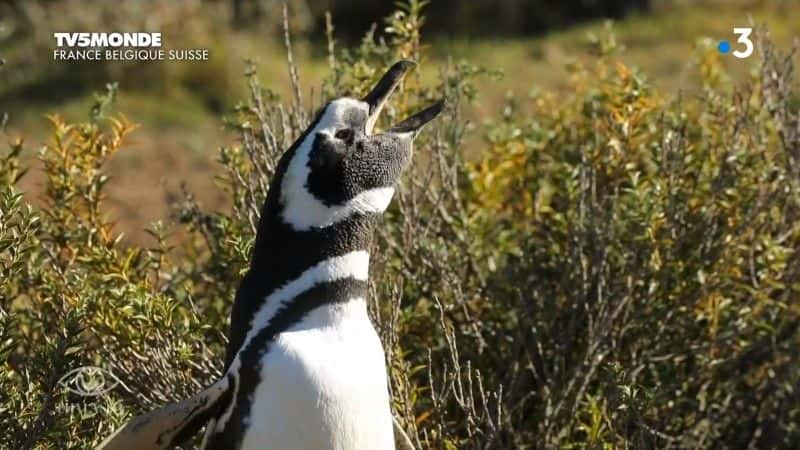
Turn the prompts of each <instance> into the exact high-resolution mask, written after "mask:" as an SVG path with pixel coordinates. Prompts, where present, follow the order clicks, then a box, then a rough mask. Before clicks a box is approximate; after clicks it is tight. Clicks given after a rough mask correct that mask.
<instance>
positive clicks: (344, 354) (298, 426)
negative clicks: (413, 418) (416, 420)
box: [100, 61, 443, 450]
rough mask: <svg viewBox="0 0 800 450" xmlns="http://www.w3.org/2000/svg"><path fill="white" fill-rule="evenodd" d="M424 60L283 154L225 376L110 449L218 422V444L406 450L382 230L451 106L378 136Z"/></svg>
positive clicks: (216, 448)
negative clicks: (382, 294)
mask: <svg viewBox="0 0 800 450" xmlns="http://www.w3.org/2000/svg"><path fill="white" fill-rule="evenodd" d="M413 66H414V63H412V62H409V61H400V62H398V63H396V64H394V65H393V66H392V67H391V68H390V69H389V71H388V72H386V74H385V75H384V76H383V77H382V78H381V79H380V81H379V82H378V84H377V85H376V86H375V87H374V88H373V90H372V91H371V92H370V93H369V94H367V96H366V97H365V98H363V99H361V100H358V99H354V98H348V97H343V98H338V99H335V100H333V101H331V102H329V103H328V104H327V105H326V106H325V107H324V108H322V109H321V111H320V112H319V114H318V115H317V117H316V119H315V120H314V121H313V123H311V125H310V126H309V127H308V129H307V130H306V131H305V132H304V133H303V134H302V136H300V138H299V139H297V141H296V142H295V143H294V144H293V145H292V146H291V148H289V150H288V151H286V153H285V154H284V155H283V156H282V158H281V159H280V161H279V163H278V165H277V168H276V171H275V175H274V177H273V179H272V181H271V184H270V189H269V193H268V195H267V199H266V201H265V203H264V206H263V208H262V210H261V218H260V221H259V226H258V232H257V235H256V240H255V245H254V249H253V254H252V259H251V264H250V268H249V271H248V272H247V274H246V275H245V277H244V279H243V280H242V283H241V285H240V286H239V290H238V291H237V294H236V300H235V303H234V305H233V310H232V312H231V324H230V342H229V346H228V352H227V357H226V362H225V373H224V375H223V377H222V378H221V379H220V380H219V381H218V382H217V383H215V384H214V385H212V386H210V387H209V388H207V389H206V390H205V391H203V392H201V393H200V394H198V395H196V396H195V397H192V398H191V399H187V400H184V401H183V402H180V403H178V404H173V405H168V406H167V407H164V408H162V409H161V410H159V411H155V412H152V413H150V414H148V415H145V416H141V417H139V418H137V419H135V420H133V421H131V422H130V423H128V425H126V426H125V427H123V428H121V429H120V430H119V431H118V432H117V433H115V435H113V436H111V437H110V438H108V439H107V440H106V441H105V442H104V443H103V444H101V446H100V448H103V449H128V448H132V449H133V448H139V449H143V448H168V447H169V446H170V445H172V444H175V443H179V442H181V441H183V440H184V439H186V438H187V437H189V436H191V434H193V433H194V432H196V431H197V430H198V429H199V428H200V427H202V426H203V425H204V424H206V433H205V436H204V439H203V448H204V449H206V450H233V449H239V450H265V449H276V450H386V449H394V448H395V437H394V433H393V423H392V414H391V410H390V404H389V403H390V400H389V393H388V380H387V375H386V367H385V361H384V352H383V348H382V346H381V342H380V339H379V338H378V335H377V333H376V332H375V329H374V328H373V326H372V323H371V322H370V320H369V317H368V315H367V302H366V297H367V281H368V277H369V259H370V255H369V248H370V241H371V240H372V235H373V228H374V227H375V225H376V222H377V220H378V219H379V216H380V215H381V213H383V212H384V211H385V210H386V208H387V207H388V206H389V202H390V201H391V199H392V196H393V194H394V190H395V184H396V183H397V180H398V177H399V176H400V173H401V172H402V170H403V168H404V167H405V166H406V165H407V164H408V162H409V160H410V158H411V153H412V141H413V140H414V138H415V137H416V135H417V133H418V132H419V130H420V129H421V127H422V126H423V125H425V124H426V123H427V122H429V121H430V120H432V119H433V118H434V117H436V116H437V115H438V114H439V113H440V112H441V110H442V108H443V102H442V101H440V102H438V103H436V104H434V105H432V106H430V107H428V108H426V109H425V110H423V111H420V112H418V113H416V114H414V115H412V116H411V117H409V118H407V119H405V120H403V121H402V122H400V123H399V124H397V125H395V126H393V127H392V128H390V129H388V130H387V131H385V132H382V133H373V129H374V127H375V123H376V121H377V119H378V115H379V114H380V112H381V109H382V108H383V107H384V105H385V104H386V101H387V99H388V98H389V95H390V94H391V93H392V91H394V89H395V88H396V87H397V86H398V84H399V83H400V82H401V80H402V78H403V76H404V75H405V74H406V72H407V71H408V70H409V69H411V68H412V67H413Z"/></svg>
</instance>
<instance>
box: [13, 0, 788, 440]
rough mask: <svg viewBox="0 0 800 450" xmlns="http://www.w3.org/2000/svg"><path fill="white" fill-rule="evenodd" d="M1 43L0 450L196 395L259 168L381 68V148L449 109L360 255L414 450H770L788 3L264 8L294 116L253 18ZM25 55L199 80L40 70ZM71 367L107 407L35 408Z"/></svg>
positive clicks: (87, 12)
mask: <svg viewBox="0 0 800 450" xmlns="http://www.w3.org/2000/svg"><path fill="white" fill-rule="evenodd" d="M327 10H330V11H332V17H331V20H330V21H328V20H327V19H326V16H325V12H326V11H327ZM0 14H2V16H0V17H1V18H2V20H0V38H2V47H0V57H2V58H3V61H4V65H3V66H0V77H2V78H0V79H1V80H2V84H0V113H2V112H4V111H5V112H7V113H8V116H7V117H8V118H7V119H5V118H4V119H3V124H4V128H3V133H4V137H5V139H6V140H7V142H8V144H9V146H8V150H5V151H4V152H2V153H0V279H2V280H3V283H2V284H0V357H2V362H3V364H2V366H0V430H6V432H5V433H4V434H2V435H0V448H3V449H5V448H9V449H23V448H24V449H28V448H37V449H39V448H41V449H45V448H88V447H90V446H91V445H93V444H96V443H97V442H99V440H100V439H102V437H103V436H105V435H106V434H107V433H108V432H110V431H111V430H112V429H114V428H115V427H116V426H118V425H119V424H121V423H122V422H123V421H124V420H125V419H126V418H128V417H130V416H131V415H133V414H136V413H139V412H143V411H147V410H148V409H150V408H153V407H154V406H156V405H159V404H163V403H164V402H166V401H169V400H174V399H179V398H182V397H184V396H187V395H189V394H191V393H194V392H196V391H197V390H199V389H200V388H201V387H202V386H205V385H207V384H208V383H209V382H211V380H213V379H214V378H215V377H216V376H218V371H219V367H220V366H221V359H222V351H223V349H224V343H225V339H224V336H223V333H224V331H225V329H226V323H227V316H228V308H229V307H230V302H231V299H232V296H233V291H234V289H235V287H236V284H237V281H236V280H238V278H239V277H240V276H241V274H242V271H243V270H244V268H245V267H246V263H247V258H248V255H249V251H250V248H251V245H252V239H253V232H254V224H255V221H256V220H257V214H258V210H259V207H260V202H261V201H262V200H263V198H264V195H265V191H266V186H267V181H268V179H269V177H270V175H271V171H272V169H273V168H274V163H275V160H276V158H277V156H278V155H279V154H280V152H281V151H282V150H283V149H285V148H286V147H287V146H288V145H289V144H290V143H291V141H292V140H293V138H294V137H295V136H297V134H298V133H299V131H300V130H302V129H303V128H304V126H305V124H306V123H307V121H308V119H309V117H310V116H311V114H312V113H313V110H314V108H315V107H316V106H318V105H319V104H320V102H321V101H322V99H324V98H327V97H330V96H332V95H337V94H341V93H344V92H351V93H354V94H360V93H363V92H364V90H365V89H366V88H367V87H368V86H370V85H371V83H372V82H374V80H375V78H376V77H377V76H379V75H380V74H381V73H382V70H383V69H384V68H385V67H387V66H388V65H389V64H391V63H392V62H393V61H395V60H397V59H399V58H413V59H417V60H419V61H421V65H420V67H419V69H418V70H417V72H416V74H415V75H414V76H412V77H411V78H409V79H408V80H407V82H406V83H405V84H404V87H403V90H402V92H401V93H400V95H398V96H396V98H395V99H394V100H393V103H392V105H391V108H389V110H388V111H387V117H386V118H385V119H386V122H387V123H388V122H391V120H392V119H393V118H396V117H398V116H402V115H404V114H405V113H406V112H408V111H413V110H416V109H417V108H418V107H419V106H420V105H424V104H428V103H429V102H430V101H431V100H432V99H434V98H438V97H440V96H441V95H442V94H444V95H445V96H446V97H447V98H448V107H447V110H446V111H445V113H444V116H443V120H437V121H436V122H435V123H432V124H431V126H430V127H429V128H428V129H426V131H425V132H424V133H423V134H422V136H421V137H420V140H419V145H418V146H417V158H416V159H415V162H414V164H413V166H412V167H411V168H410V170H409V173H408V174H407V175H406V177H405V178H404V181H403V185H402V188H401V189H400V190H399V191H398V194H397V197H396V199H395V202H394V203H393V206H392V208H391V209H390V210H389V211H388V212H387V217H386V220H385V223H384V226H382V227H381V228H380V233H379V236H378V239H377V242H376V245H377V249H378V250H376V251H375V252H373V254H374V255H375V261H374V267H373V279H372V281H371V290H372V292H373V295H372V299H371V304H370V312H371V314H372V316H373V318H374V321H375V323H376V326H377V328H378V330H379V333H380V334H381V337H382V339H383V342H384V346H385V348H386V350H387V359H388V361H387V362H388V365H389V368H390V375H391V390H392V396H393V399H394V402H395V403H394V405H393V407H394V411H395V414H396V415H397V416H398V418H399V420H400V422H401V423H402V425H403V427H404V428H405V429H406V430H407V431H408V433H409V435H410V436H411V437H412V439H413V440H414V441H415V443H416V444H417V445H418V446H419V447H420V448H436V449H453V448H465V449H510V448H521V449H529V448H542V449H544V448H566V449H609V448H635V449H640V448H642V449H646V448H698V449H700V448H715V449H716V448H720V449H722V448H725V449H727V448H730V449H760V448H779V449H795V448H798V447H800V426H798V424H800V391H798V389H797V386H799V385H800V365H798V356H800V355H798V351H800V350H799V349H800V94H799V93H798V82H797V80H796V79H795V77H794V63H795V62H796V55H795V53H794V52H792V51H790V49H791V48H792V38H793V37H794V36H795V35H796V34H797V31H798V30H797V28H796V27H797V25H796V24H797V23H800V21H798V19H799V18H800V5H797V4H796V3H795V2H789V1H778V0H776V1H741V2H738V1H737V2H722V1H719V2H713V1H700V2H678V1H675V2H671V1H656V0H653V1H650V2H635V1H631V2H600V1H596V2H592V1H588V0H586V1H575V2H545V1H543V2H514V1H503V2H492V3H490V2H482V1H476V2H469V6H468V7H467V6H465V4H464V3H462V4H459V5H458V6H454V5H453V2H447V1H441V2H439V1H434V2H432V3H431V4H428V5H425V4H423V3H420V2H418V1H408V2H402V3H400V4H397V5H383V4H381V5H380V6H378V5H373V4H372V3H369V4H368V3H367V2H330V3H322V2H320V3H319V4H316V3H314V2H311V1H308V2H293V3H292V4H291V5H290V7H289V23H290V26H291V28H292V30H293V43H294V45H293V46H292V49H293V56H294V61H295V62H297V64H298V67H297V69H298V71H299V75H300V81H301V85H302V88H301V89H300V90H299V92H300V95H299V96H298V95H297V93H296V92H294V91H293V90H292V83H291V82H290V77H289V71H288V70H287V63H286V49H285V48H284V47H283V45H282V41H283V33H282V29H281V17H282V11H281V5H280V4H279V3H277V2H248V1H240V2H203V1H186V2H175V3H167V2H147V1H142V2H133V1H131V2H120V3H115V4H113V5H112V4H110V3H103V4H102V5H101V4H100V3H94V2H91V3H90V2H88V1H82V0H64V1H42V2H36V1H33V2H28V1H26V2H21V1H4V2H2V3H0ZM609 17H611V18H615V21H614V22H613V23H612V22H608V21H606V20H605V19H606V18H609ZM329 23H332V24H333V26H334V28H333V29H331V27H330V26H329V25H328V24H329ZM371 23H375V25H374V27H373V26H372V25H370V24H371ZM749 23H753V24H754V25H764V28H760V29H759V31H758V33H757V35H758V37H757V48H758V51H757V53H756V54H754V55H753V57H751V58H750V59H748V60H745V61H742V60H737V59H735V58H732V57H728V56H722V55H720V54H719V52H718V51H717V50H716V43H717V42H718V40H720V39H731V40H732V35H731V28H732V27H733V26H739V25H746V24H749ZM54 30H58V31H69V30H80V31H87V30H97V31H99V30H103V31H109V30H136V31H139V30H146V31H161V32H162V33H163V34H164V42H165V44H166V46H167V47H176V48H177V47H206V48H209V49H210V50H211V55H212V60H211V61H209V62H205V63H196V62H189V63H160V64H152V63H146V64H106V63H100V64H98V63H91V64H90V63H75V64H66V63H52V62H50V61H49V58H50V51H51V50H52V46H53V42H52V35H51V33H52V31H54ZM331 38H333V39H331ZM245 59H253V60H255V62H256V64H255V66H254V65H251V64H250V63H247V62H245ZM243 74H245V76H243ZM110 82H117V83H118V86H119V88H117V87H116V86H117V85H113V84H112V85H108V86H107V83H110ZM87 112H89V114H88V115H87ZM45 114H54V115H50V116H48V117H47V118H45V117H44V115H45ZM133 123H137V124H139V125H138V127H137V126H134V125H133ZM22 138H24V140H23V139H22ZM37 149H39V152H38V153H37V152H35V151H33V150H37ZM184 183H185V189H182V188H181V185H182V184H184ZM120 232H124V233H125V234H126V236H127V237H123V236H121V235H120ZM86 365H99V366H102V367H105V368H107V369H108V370H110V371H111V373H113V374H114V375H116V376H117V377H119V379H120V380H121V381H122V382H123V383H124V386H119V387H117V388H115V389H114V390H113V391H112V392H111V393H110V394H108V395H105V396H102V397H100V398H81V397H76V396H75V395H73V394H70V393H69V392H67V391H65V390H64V389H63V388H62V387H61V386H60V384H59V382H58V381H59V380H60V379H61V378H62V377H63V376H64V375H65V374H68V373H69V372H70V370H72V369H74V368H76V367H81V366H86Z"/></svg>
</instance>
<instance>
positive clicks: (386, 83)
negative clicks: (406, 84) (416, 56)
mask: <svg viewBox="0 0 800 450" xmlns="http://www.w3.org/2000/svg"><path fill="white" fill-rule="evenodd" d="M416 65H417V63H415V62H413V61H407V60H403V61H398V62H396V63H394V64H393V65H392V67H390V68H389V70H388V71H386V73H385V74H383V76H382V77H381V79H380V80H379V81H378V84H376V85H375V87H374V88H372V90H371V91H370V92H369V94H367V96H366V97H364V102H366V103H367V104H368V105H369V116H368V117H367V124H366V132H367V134H372V129H373V128H375V123H376V122H377V121H378V116H379V115H380V114H381V110H382V109H383V107H384V106H385V105H386V102H387V101H388V100H389V96H390V95H392V92H394V89H395V88H396V87H397V85H399V84H400V82H401V81H403V77H404V76H405V74H406V73H408V71H409V70H411V68H413V67H414V66H416Z"/></svg>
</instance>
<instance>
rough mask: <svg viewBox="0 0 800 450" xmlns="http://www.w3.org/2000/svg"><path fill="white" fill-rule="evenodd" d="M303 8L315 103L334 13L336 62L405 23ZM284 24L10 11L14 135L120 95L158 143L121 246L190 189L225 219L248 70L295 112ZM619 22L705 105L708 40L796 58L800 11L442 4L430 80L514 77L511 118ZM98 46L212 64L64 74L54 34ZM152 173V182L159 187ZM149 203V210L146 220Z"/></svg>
mask: <svg viewBox="0 0 800 450" xmlns="http://www.w3.org/2000/svg"><path fill="white" fill-rule="evenodd" d="M291 6H292V7H291V8H290V21H291V26H292V30H293V35H294V42H295V55H296V58H295V59H296V62H297V64H298V66H299V73H300V76H301V79H302V81H303V82H304V83H306V85H307V86H309V87H311V88H313V87H315V86H319V83H320V82H321V80H322V78H323V77H324V76H325V74H326V73H327V72H326V71H327V57H326V52H327V44H326V39H325V32H326V27H325V23H326V21H325V13H326V11H330V12H331V13H332V19H333V23H334V24H335V30H334V37H335V38H336V40H337V48H341V49H346V48H348V47H352V46H353V44H355V43H357V42H358V41H359V40H360V39H361V38H362V37H363V36H364V35H365V33H367V32H368V31H369V30H370V29H372V27H375V26H376V25H377V27H375V34H376V35H377V36H382V35H385V32H384V31H383V26H382V24H383V22H382V21H383V18H384V17H386V16H387V15H388V14H389V13H390V12H391V11H392V8H393V4H392V2H370V1H356V0H350V1H314V0H302V1H293V2H292V5H291ZM280 18H281V14H280V2H278V1H274V0H260V1H255V0H226V1H221V0H217V1H203V0H182V1H178V2H160V1H153V0H143V1H119V2H91V1H84V0H60V1H49V0H48V1H38V0H24V1H22V0H2V1H0V57H2V58H4V59H5V60H6V61H7V63H6V65H5V67H4V70H2V71H0V112H2V111H11V110H13V111H14V114H13V115H12V116H11V117H10V118H9V122H8V124H7V130H8V132H9V133H11V134H12V135H13V136H24V137H25V138H26V140H27V141H28V142H30V143H32V144H34V145H39V144H41V143H42V142H44V140H45V136H46V133H47V131H48V122H47V121H46V120H45V119H44V115H45V114H47V113H49V112H53V111H58V112H59V113H60V114H62V115H63V116H64V117H65V118H67V119H72V120H77V119H79V118H80V117H82V114H83V112H84V111H85V110H86V108H87V107H88V106H89V103H90V102H91V93H92V92H96V91H99V90H103V89H104V86H105V84H106V83H107V82H110V81H115V82H118V83H119V86H120V88H121V89H120V95H119V98H118V104H119V106H120V108H119V109H120V110H121V111H124V112H125V114H126V116H127V117H128V118H129V119H130V120H131V121H132V122H135V123H138V124H141V125H143V127H142V129H141V130H140V131H139V132H137V133H136V135H135V138H134V139H132V142H129V143H128V145H130V146H132V147H133V149H132V151H130V152H124V154H122V155H120V157H119V158H118V159H117V160H115V161H114V162H113V163H112V167H111V168H110V169H109V170H110V171H111V173H112V174H113V175H114V182H113V183H112V184H111V185H110V186H109V190H110V194H111V202H112V206H113V208H114V211H115V213H116V215H117V217H119V220H120V227H121V230H122V231H124V232H125V234H126V236H127V238H129V239H133V240H134V241H136V242H142V241H141V239H145V238H146V235H145V234H144V233H142V231H141V230H142V229H143V228H144V226H145V225H146V224H148V223H149V222H150V221H152V220H155V219H157V218H160V217H164V216H165V214H167V213H168V204H169V202H170V201H171V200H172V199H174V198H175V194H176V193H178V192H179V191H180V182H181V181H183V182H185V183H186V184H187V185H188V186H189V187H190V188H191V190H192V191H193V192H195V193H196V195H197V196H198V197H199V198H200V199H201V200H202V201H203V202H204V203H205V204H207V205H211V206H213V207H223V206H224V198H223V197H222V196H219V195H217V194H216V192H217V191H216V190H215V189H214V188H213V187H214V186H213V181H212V176H211V175H212V174H213V173H214V163H213V158H214V149H215V148H216V147H218V146H221V145H223V144H226V143H227V142H229V140H230V138H231V137H232V135H231V134H230V133H226V132H225V131H224V130H223V129H222V127H221V126H220V125H221V120H220V116H221V113H223V112H225V111H228V110H230V108H231V107H233V106H234V105H235V104H236V102H237V101H238V100H239V99H241V98H242V97H243V96H244V95H245V93H246V87H245V86H244V84H243V83H242V82H241V76H242V74H243V72H244V70H245V62H244V61H245V59H248V58H250V59H253V60H255V61H257V62H258V63H259V73H260V76H261V78H262V80H264V83H265V84H266V85H267V86H269V87H270V89H273V90H275V91H276V92H278V93H279V94H281V95H282V96H284V97H285V96H286V95H287V94H289V93H290V90H289V78H288V74H287V72H286V69H285V67H284V64H283V60H284V53H285V52H284V50H283V47H282V45H283V44H282V42H283V39H282V34H281V31H280V22H281V19H280ZM606 18H614V19H616V22H615V26H614V29H615V34H616V37H617V39H618V40H619V44H620V45H622V46H624V47H625V52H624V53H622V54H621V55H620V58H621V60H622V61H624V62H625V63H626V64H629V65H632V66H636V67H638V68H640V69H642V71H643V72H644V73H646V74H647V75H648V77H649V79H650V80H651V82H652V83H653V84H654V85H655V86H657V87H659V88H660V89H661V90H662V91H663V92H665V93H669V94H670V95H676V94H677V93H678V92H683V93H684V95H692V94H693V93H695V92H697V88H698V87H699V78H698V76H697V74H698V71H697V70H695V69H696V67H695V63H694V61H693V60H692V59H691V58H690V55H691V53H692V51H693V49H694V48H695V46H696V44H697V42H698V41H699V40H701V39H703V38H710V39H712V40H714V41H716V40H718V39H723V38H727V39H732V35H731V27H733V26H734V25H737V24H738V25H742V24H748V23H750V22H751V20H752V21H753V22H754V23H756V24H759V23H760V24H766V25H768V26H769V30H770V32H771V34H772V38H773V39H774V40H775V41H776V42H777V43H779V44H781V45H784V46H785V45H788V44H789V42H790V39H791V37H792V36H793V33H795V32H796V24H797V23H800V8H797V7H796V2H795V1H792V0H766V1H764V0H753V1H741V0H734V1H727V0H726V1H705V0H704V1H680V0H676V1H669V0H667V1H665V0H649V1H645V0H609V1H600V0H571V1H548V0H539V1H518V0H504V1H488V0H481V1H470V2H450V1H441V0H438V1H434V2H432V3H431V4H429V5H428V6H427V9H426V18H425V23H424V25H423V28H422V32H423V35H424V36H425V43H424V48H423V52H422V58H423V59H424V60H425V61H428V62H429V64H424V65H423V66H422V69H421V70H422V72H423V73H422V76H423V78H424V79H425V80H428V81H430V80H432V79H434V78H436V76H437V73H438V70H439V67H440V66H441V65H442V64H444V63H445V62H447V61H448V60H452V61H456V62H457V61H460V60H468V61H470V62H472V63H475V64H478V65H481V66H483V67H487V68H489V69H492V70H498V71H502V73H503V76H502V79H501V80H498V79H497V78H484V79H482V80H478V81H477V82H476V89H477V90H478V91H479V92H480V94H479V101H477V102H475V103H474V104H473V105H471V107H470V109H469V111H467V116H468V118H469V119H470V120H472V121H473V122H474V123H475V124H477V125H480V124H482V123H483V122H484V121H485V120H487V119H490V118H493V117H496V116H497V114H498V113H500V112H501V111H502V110H503V108H504V107H505V101H506V98H507V97H509V96H515V97H518V98H524V97H526V96H527V95H528V94H529V93H531V92H532V91H536V90H547V91H565V90H568V89H570V86H569V83H568V72H567V68H568V67H569V66H570V65H571V64H574V63H576V62H580V61H581V60H585V59H586V58H587V57H591V55H588V54H587V52H586V51H585V50H586V49H587V48H588V46H589V45H590V39H589V37H591V36H592V35H594V36H597V35H598V34H599V33H602V32H603V29H604V26H605V19H606ZM92 30H118V31H126V30H136V31H160V32H162V33H163V35H164V43H165V47H166V48H208V49H209V50H210V52H211V61H208V62H203V63H196V62H165V63H161V64H149V63H124V64H123V63H106V62H100V63H97V62H76V63H64V62H53V61H52V54H51V51H52V49H53V47H54V43H53V38H52V32H54V31H92ZM723 64H724V65H725V66H726V70H728V71H730V72H731V73H732V74H733V76H734V77H735V79H742V76H743V75H745V74H746V72H747V70H748V69H747V65H746V64H744V63H742V62H741V61H738V60H736V59H734V58H726V60H725V61H724V63H723ZM317 91H318V89H317ZM307 97H309V96H307ZM307 99H308V100H310V98H307ZM529 104H530V103H529V102H521V104H520V105H519V107H521V108H522V109H523V111H522V112H530V110H529V109H528V105H529ZM480 140H481V139H480V137H479V136H477V135H476V136H475V138H474V139H473V140H472V141H471V142H470V143H469V147H470V148H469V151H470V152H473V151H474V152H479V151H480V150H479V149H480V147H481V146H482V145H483V144H482V143H481V142H480ZM129 169H130V170H129ZM134 169H135V170H134ZM140 173H148V174H150V182H149V183H147V184H146V185H144V186H142V185H140V184H139V181H140V176H139V175H138V174H140ZM23 185H24V186H25V187H26V188H27V189H26V190H27V191H29V192H35V191H36V187H37V186H41V178H40V177H39V176H38V175H36V174H35V173H34V174H32V175H31V176H30V177H27V178H26V180H24V181H23ZM141 199H146V202H147V204H148V205H149V207H148V208H146V209H143V208H139V207H136V206H135V205H136V204H137V203H139V201H140V200H141Z"/></svg>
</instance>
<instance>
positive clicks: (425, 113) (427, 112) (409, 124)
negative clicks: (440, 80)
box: [389, 100, 444, 135]
mask: <svg viewBox="0 0 800 450" xmlns="http://www.w3.org/2000/svg"><path fill="white" fill-rule="evenodd" d="M442 109H444V100H439V101H438V102H436V103H434V104H433V105H431V106H429V107H427V108H425V109H423V110H422V111H420V112H418V113H416V114H414V115H413V116H411V117H409V118H408V119H406V120H404V121H402V122H400V123H398V124H397V125H395V126H393V127H392V128H391V129H390V130H389V132H391V133H396V134H399V133H413V134H414V135H416V134H417V132H419V130H420V128H422V126H423V125H425V124H426V123H428V122H430V121H431V120H433V119H434V118H435V117H436V116H438V115H439V113H440V112H442Z"/></svg>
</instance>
